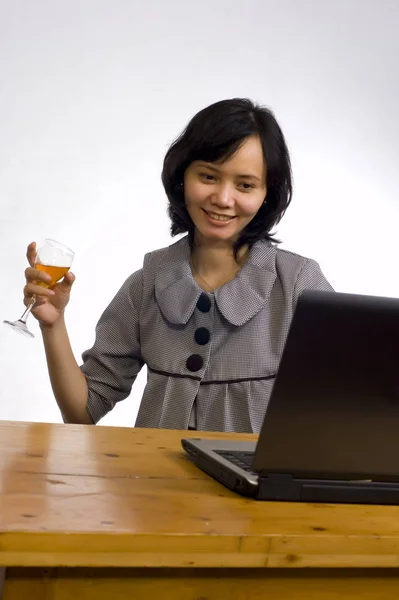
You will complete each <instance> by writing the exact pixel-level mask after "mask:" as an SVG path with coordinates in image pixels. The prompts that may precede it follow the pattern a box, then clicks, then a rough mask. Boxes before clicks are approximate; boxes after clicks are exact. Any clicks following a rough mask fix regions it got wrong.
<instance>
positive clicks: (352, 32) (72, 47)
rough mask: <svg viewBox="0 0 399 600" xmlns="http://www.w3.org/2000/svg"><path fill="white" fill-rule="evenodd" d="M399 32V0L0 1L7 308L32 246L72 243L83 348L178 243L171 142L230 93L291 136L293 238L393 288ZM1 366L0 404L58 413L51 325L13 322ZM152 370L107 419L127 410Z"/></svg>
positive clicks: (13, 302)
mask: <svg viewBox="0 0 399 600" xmlns="http://www.w3.org/2000/svg"><path fill="white" fill-rule="evenodd" d="M398 30H399V1H398V0H378V2H377V1H376V0H245V1H244V0H201V1H195V2H194V1H191V0H158V1H151V0H147V2H143V1H142V0H12V1H10V0H0V203H1V211H0V257H1V268H2V270H3V277H2V289H1V294H0V317H1V319H3V318H6V319H10V318H17V317H18V316H20V313H21V312H22V310H23V306H22V287H23V281H24V278H23V271H24V269H25V266H26V265H25V248H26V246H27V244H28V243H29V242H30V241H32V240H36V241H37V242H38V243H40V242H41V241H42V240H43V239H44V238H45V237H53V238H55V239H58V240H60V241H62V242H64V243H66V244H67V245H69V246H70V247H72V248H73V249H74V250H75V252H76V259H75V263H74V267H73V271H74V273H75V274H76V277H77V280H76V284H75V287H74V290H73V298H72V300H71V304H70V306H69V308H68V316H67V321H68V325H69V331H70V337H71V341H72V345H73V349H74V352H75V355H76V357H77V358H78V360H80V355H81V353H82V351H83V350H84V349H85V348H87V347H89V346H91V344H92V342H93V339H94V327H95V323H96V321H97V319H98V317H99V316H100V314H101V312H102V310H103V309H104V308H105V306H106V305H107V303H108V302H109V300H110V299H111V298H112V296H113V295H114V294H115V292H116V291H117V289H118V288H119V287H120V285H121V284H122V282H123V281H124V279H125V278H126V277H127V276H128V275H129V274H130V273H131V272H132V271H134V270H136V269H138V268H140V266H141V264H142V259H143V255H144V253H145V252H147V251H149V250H152V249H155V248H159V247H162V246H165V245H168V244H169V243H170V242H171V238H170V236H169V222H168V219H167V216H166V200H165V195H164V192H163V189H162V187H161V183H160V172H161V166H162V160H163V156H164V154H165V151H166V149H167V147H168V145H169V143H170V142H171V141H172V140H173V139H174V138H175V137H176V136H177V134H178V133H179V132H180V131H181V129H182V128H183V127H184V126H185V125H186V123H187V121H188V120H189V118H190V117H191V116H192V115H193V114H195V113H196V112H197V111H198V110H200V109H201V108H203V107H204V106H206V105H208V104H210V103H212V102H215V101H217V100H221V99H223V98H229V97H233V96H247V97H250V98H252V99H253V100H256V101H258V102H260V103H263V104H266V105H267V106H269V107H271V108H272V109H273V110H274V112H275V114H276V116H277V119H278V121H279V122H280V125H281V126H282V128H283V131H284V133H285V136H286V139H287V143H288V145H289V148H290V150H291V154H292V163H293V170H294V178H295V192H294V199H293V203H292V205H291V207H290V208H289V210H288V212H287V214H286V216H285V218H284V220H283V222H282V223H281V225H280V226H279V228H278V234H279V236H280V238H282V239H283V241H284V244H283V247H285V248H288V249H290V250H292V251H294V252H298V253H300V254H304V255H305V256H310V257H312V258H315V259H316V260H317V261H318V262H319V263H320V265H321V267H322V269H323V271H324V273H325V275H326V276H327V278H328V279H329V280H330V281H331V283H332V284H333V286H334V287H335V289H337V290H338V291H350V292H358V293H369V294H375V295H389V296H399V272H398V269H397V262H398V256H399V240H398V232H397V227H398V224H399V204H398V200H397V189H398V186H399V169H398V164H399V142H398V139H399V118H398V106H399V67H398V66H397V64H398V58H399V36H398ZM30 326H31V328H32V330H33V331H34V332H35V333H38V334H39V331H38V327H37V323H36V322H34V319H31V321H30ZM0 369H1V386H0V419H16V420H30V421H54V422H60V421H61V419H60V415H59V412H58V408H57V406H56V403H55V400H54V399H53V396H52V392H51V388H50V385H49V382H48V377H47V369H46V365H45V360H44V354H43V348H42V342H41V339H40V335H39V336H38V337H37V338H35V340H28V339H25V338H23V337H20V336H18V335H17V334H15V333H13V332H12V331H8V330H7V329H6V327H4V326H1V330H0ZM144 383H145V369H143V371H142V373H141V374H140V376H139V379H138V380H137V382H136V384H135V386H134V388H133V392H132V394H131V396H130V398H129V399H128V400H125V401H124V402H123V403H121V404H120V405H118V406H117V407H116V408H115V409H114V411H113V412H112V413H111V414H110V415H108V416H107V417H105V418H104V420H103V421H102V424H108V425H109V424H114V425H133V424H134V421H135V416H136V412H137V409H138V404H139V402H140V398H141V394H142V389H143V386H144Z"/></svg>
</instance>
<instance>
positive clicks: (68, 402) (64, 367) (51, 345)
mask: <svg viewBox="0 0 399 600" xmlns="http://www.w3.org/2000/svg"><path fill="white" fill-rule="evenodd" d="M41 330H42V335H43V342H44V349H45V352H46V359H47V367H48V372H49V376H50V381H51V386H52V388H53V393H54V396H55V399H56V401H57V404H58V406H59V409H60V411H61V414H62V417H63V419H64V422H65V423H81V424H86V425H92V424H93V421H92V420H91V418H90V417H89V414H88V412H87V410H86V405H87V398H88V394H89V390H88V386H87V380H86V377H85V376H84V375H83V373H82V371H81V370H80V367H79V365H78V363H77V362H76V360H75V357H74V355H73V352H72V348H71V344H70V342H69V337H68V332H67V328H66V326H65V320H64V315H62V316H61V317H60V319H59V320H58V321H57V322H56V323H55V324H54V325H52V326H51V327H48V326H44V325H41Z"/></svg>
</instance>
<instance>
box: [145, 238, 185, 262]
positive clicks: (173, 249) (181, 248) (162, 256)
mask: <svg viewBox="0 0 399 600" xmlns="http://www.w3.org/2000/svg"><path fill="white" fill-rule="evenodd" d="M189 255H190V248H189V244H188V238H187V236H184V237H183V238H180V239H179V240H177V242H174V243H173V244H170V245H169V246H165V247H164V248H157V249H156V250H151V252H147V254H145V256H144V262H143V268H144V269H146V270H147V269H148V268H154V267H158V266H159V265H160V264H162V263H170V262H175V261H176V260H183V261H184V260H188V258H189Z"/></svg>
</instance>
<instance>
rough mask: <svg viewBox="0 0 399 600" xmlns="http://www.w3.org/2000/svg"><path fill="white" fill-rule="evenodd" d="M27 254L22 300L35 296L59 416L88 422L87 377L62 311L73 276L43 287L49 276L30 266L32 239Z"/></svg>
mask: <svg viewBox="0 0 399 600" xmlns="http://www.w3.org/2000/svg"><path fill="white" fill-rule="evenodd" d="M27 258H28V261H29V264H30V265H31V266H30V267H29V268H28V269H26V271H25V277H26V286H25V288H24V303H25V305H26V306H27V305H29V303H30V301H31V299H32V296H34V295H36V296H37V300H36V303H35V306H34V308H33V309H32V314H33V315H34V317H36V319H37V320H38V321H39V324H40V328H41V331H42V335H43V342H44V348H45V352H46V358H47V365H48V370H49V375H50V381H51V385H52V388H53V392H54V396H55V398H56V401H57V404H58V406H59V408H60V411H61V414H62V417H63V419H64V421H65V422H66V423H81V424H92V423H93V421H92V420H91V418H90V416H89V414H88V412H87V410H86V405H87V399H88V385H87V380H86V377H85V376H84V374H83V373H82V371H81V370H80V368H79V365H78V364H77V362H76V360H75V357H74V355H73V352H72V348H71V344H70V342H69V337H68V332H67V329H66V326H65V320H64V311H65V308H66V306H67V304H68V302H69V296H70V291H71V288H72V285H73V282H74V280H75V277H74V275H73V274H72V273H67V274H66V276H65V277H64V279H63V280H62V281H60V282H59V283H57V284H56V285H55V286H53V287H52V288H51V289H48V288H44V287H43V286H40V285H38V283H39V282H41V281H42V282H44V283H48V282H49V279H51V278H49V276H48V275H46V274H45V273H43V272H42V271H38V270H37V269H35V268H34V264H35V258H36V244H35V243H34V242H32V243H31V244H29V246H28V250H27Z"/></svg>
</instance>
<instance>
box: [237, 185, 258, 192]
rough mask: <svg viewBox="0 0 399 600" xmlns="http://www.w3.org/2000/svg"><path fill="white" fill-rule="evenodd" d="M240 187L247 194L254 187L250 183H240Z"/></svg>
mask: <svg viewBox="0 0 399 600" xmlns="http://www.w3.org/2000/svg"><path fill="white" fill-rule="evenodd" d="M240 186H241V189H242V190H244V191H245V192H249V191H250V190H252V189H253V188H254V187H255V186H254V185H253V184H252V183H240Z"/></svg>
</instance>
